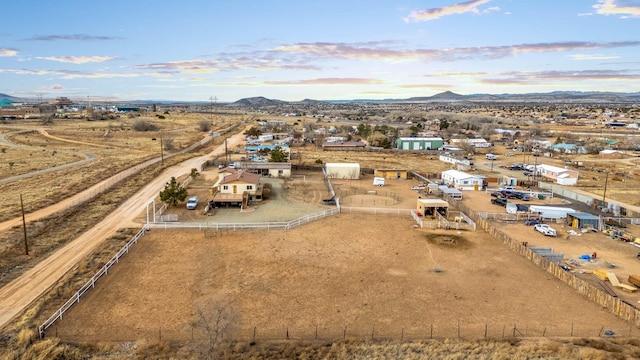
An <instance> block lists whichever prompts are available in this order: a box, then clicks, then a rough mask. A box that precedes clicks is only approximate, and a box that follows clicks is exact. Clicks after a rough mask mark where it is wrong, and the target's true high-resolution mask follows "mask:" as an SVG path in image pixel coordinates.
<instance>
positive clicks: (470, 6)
mask: <svg viewBox="0 0 640 360" xmlns="http://www.w3.org/2000/svg"><path fill="white" fill-rule="evenodd" d="M490 1H491V0H471V1H467V2H462V3H457V4H454V5H451V6H445V7H441V8H431V9H426V10H418V11H412V12H411V13H410V14H409V16H408V17H406V18H405V19H404V21H405V22H422V21H431V20H436V19H438V18H441V17H443V16H447V15H453V14H464V13H467V12H472V13H474V14H480V10H478V5H483V4H486V3H488V2H490Z"/></svg>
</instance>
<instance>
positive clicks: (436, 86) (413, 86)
mask: <svg viewBox="0 0 640 360" xmlns="http://www.w3.org/2000/svg"><path fill="white" fill-rule="evenodd" d="M397 87H399V88H402V89H438V90H451V89H453V88H454V87H453V86H452V85H449V84H411V85H399V86H397Z"/></svg>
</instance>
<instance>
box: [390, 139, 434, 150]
mask: <svg viewBox="0 0 640 360" xmlns="http://www.w3.org/2000/svg"><path fill="white" fill-rule="evenodd" d="M443 145H444V140H442V138H437V137H434V138H426V137H401V138H399V139H398V140H397V141H396V147H397V148H398V149H400V150H437V149H439V148H440V147H442V146H443Z"/></svg>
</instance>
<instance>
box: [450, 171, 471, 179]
mask: <svg viewBox="0 0 640 360" xmlns="http://www.w3.org/2000/svg"><path fill="white" fill-rule="evenodd" d="M445 174H446V175H449V176H451V177H452V178H455V179H469V178H474V179H479V177H478V176H476V175H472V174H467V173H466V172H464V171H459V170H445V171H443V172H442V175H443V176H444V175H445Z"/></svg>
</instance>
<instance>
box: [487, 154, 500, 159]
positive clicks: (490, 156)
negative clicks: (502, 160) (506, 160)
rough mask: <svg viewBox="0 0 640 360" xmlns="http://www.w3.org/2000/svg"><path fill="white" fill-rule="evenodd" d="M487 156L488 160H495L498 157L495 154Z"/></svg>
mask: <svg viewBox="0 0 640 360" xmlns="http://www.w3.org/2000/svg"><path fill="white" fill-rule="evenodd" d="M486 158H487V160H495V159H497V157H496V156H495V155H493V154H487V156H486Z"/></svg>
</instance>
